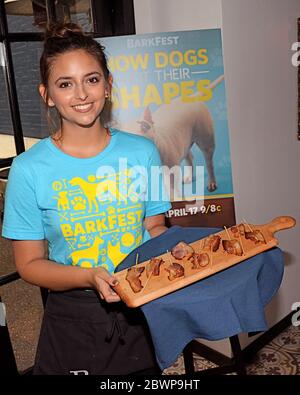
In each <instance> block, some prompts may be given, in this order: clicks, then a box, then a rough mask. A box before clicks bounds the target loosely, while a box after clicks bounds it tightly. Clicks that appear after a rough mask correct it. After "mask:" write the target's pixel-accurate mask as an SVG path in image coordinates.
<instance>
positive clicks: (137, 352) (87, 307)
mask: <svg viewBox="0 0 300 395" xmlns="http://www.w3.org/2000/svg"><path fill="white" fill-rule="evenodd" d="M33 373H34V374H45V375H50V374H52V375H69V374H74V375H81V374H82V375H84V374H89V375H120V374H122V375H124V374H160V373H161V371H160V369H159V367H158V365H157V363H156V359H155V354H154V349H153V345H152V341H151V337H150V334H149V331H148V327H147V323H146V320H145V318H144V316H143V314H142V312H141V311H140V310H139V309H129V308H127V307H126V306H125V305H124V303H122V302H118V303H106V302H104V301H102V300H101V299H100V298H99V296H98V294H97V293H96V292H95V291H92V290H88V291H85V290H72V291H65V292H50V293H49V296H48V299H47V304H46V309H45V313H44V318H43V322H42V328H41V333H40V339H39V343H38V349H37V353H36V361H35V367H34V372H33Z"/></svg>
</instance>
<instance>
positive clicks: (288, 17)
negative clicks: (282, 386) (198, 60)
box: [135, 0, 300, 354]
mask: <svg viewBox="0 0 300 395" xmlns="http://www.w3.org/2000/svg"><path fill="white" fill-rule="evenodd" d="M135 12H136V14H135V17H136V26H137V33H147V32H160V31H174V30H192V29H203V28H214V27H221V26H222V37H223V52H224V66H225V83H226V90H227V100H228V120H229V130H230V140H231V143H230V145H231V159H232V169H233V186H234V196H235V204H236V214H237V221H240V220H241V219H242V218H246V219H248V220H249V221H251V222H252V223H265V222H268V221H269V220H270V219H272V218H273V217H276V216H278V215H291V216H294V217H295V218H296V220H297V221H298V223H300V177H299V169H300V142H298V141H297V138H296V137H297V70H296V68H295V67H293V66H292V64H291V56H292V51H291V45H292V43H293V42H294V41H297V17H298V16H299V17H300V1H299V0H284V1H283V0H224V1H221V0H202V1H199V0H195V1H194V0H185V1H182V0H160V1H159V0H149V1H148V0H136V1H135ZM299 235H300V234H299V226H297V227H296V228H294V229H293V230H286V231H283V232H280V233H278V239H279V241H280V247H281V248H282V249H283V250H284V251H285V261H286V264H285V274H284V279H283V283H282V286H281V288H280V290H279V292H278V293H277V295H276V296H275V297H274V298H273V300H272V302H271V303H270V304H269V305H268V306H267V309H266V312H267V319H268V322H269V325H270V326H272V325H274V324H275V323H276V322H278V321H279V320H280V319H282V318H283V317H284V316H286V315H287V314H288V313H289V312H290V310H291V305H292V304H293V303H294V302H295V301H300V282H299V281H300V280H299V279H300V250H299V248H298V243H299ZM252 339H253V338H252ZM252 339H251V341H252ZM241 341H242V344H243V345H246V344H247V343H249V339H248V338H247V337H246V336H241ZM206 343H208V344H209V346H211V347H213V348H215V349H217V350H219V351H221V352H223V353H225V354H228V353H229V346H228V342H227V343H225V342H206Z"/></svg>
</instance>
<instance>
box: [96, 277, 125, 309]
mask: <svg viewBox="0 0 300 395" xmlns="http://www.w3.org/2000/svg"><path fill="white" fill-rule="evenodd" d="M98 291H99V293H100V297H101V295H102V297H103V298H104V299H105V300H106V302H108V303H112V302H119V301H120V300H121V299H120V297H119V295H118V294H117V293H116V292H115V291H114V290H113V289H112V288H111V287H110V285H109V284H108V283H107V282H106V281H105V280H103V279H101V278H99V281H98Z"/></svg>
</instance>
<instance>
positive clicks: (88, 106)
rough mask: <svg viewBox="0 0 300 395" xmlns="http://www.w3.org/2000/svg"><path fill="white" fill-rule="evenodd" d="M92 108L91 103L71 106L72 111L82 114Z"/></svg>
mask: <svg viewBox="0 0 300 395" xmlns="http://www.w3.org/2000/svg"><path fill="white" fill-rule="evenodd" d="M92 106H93V103H88V104H77V105H76V106H73V109H74V110H75V111H76V112H81V113H84V112H89V111H90V109H91V108H92Z"/></svg>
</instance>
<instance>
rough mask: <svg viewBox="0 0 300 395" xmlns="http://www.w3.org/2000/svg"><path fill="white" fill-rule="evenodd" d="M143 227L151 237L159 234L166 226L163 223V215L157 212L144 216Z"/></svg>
mask: <svg viewBox="0 0 300 395" xmlns="http://www.w3.org/2000/svg"><path fill="white" fill-rule="evenodd" d="M144 224H145V228H146V229H147V230H148V232H149V234H150V236H151V237H155V236H159V235H160V234H161V233H163V232H165V231H166V230H167V229H168V228H167V227H166V225H165V215H164V214H158V215H152V216H150V217H146V218H145V220H144Z"/></svg>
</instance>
